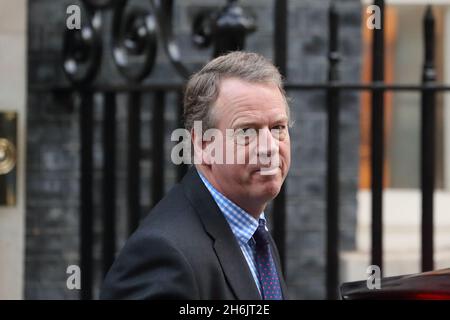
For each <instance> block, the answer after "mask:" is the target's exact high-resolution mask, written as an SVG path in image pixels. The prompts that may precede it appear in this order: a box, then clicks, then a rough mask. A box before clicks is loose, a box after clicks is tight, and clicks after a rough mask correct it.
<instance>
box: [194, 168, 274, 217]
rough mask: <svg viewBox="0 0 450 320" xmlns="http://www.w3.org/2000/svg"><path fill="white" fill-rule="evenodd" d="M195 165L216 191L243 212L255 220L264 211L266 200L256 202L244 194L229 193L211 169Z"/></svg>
mask: <svg viewBox="0 0 450 320" xmlns="http://www.w3.org/2000/svg"><path fill="white" fill-rule="evenodd" d="M195 167H196V169H197V170H198V171H199V172H200V173H201V174H202V175H203V177H205V178H206V179H207V180H208V182H209V183H210V184H211V185H212V186H213V187H214V188H215V189H216V190H217V191H219V192H220V193H221V194H222V195H224V196H225V197H226V198H227V199H229V200H231V201H233V203H235V204H236V205H238V206H239V207H240V208H242V209H243V210H245V212H247V213H248V214H250V215H251V216H252V217H253V218H255V219H256V220H258V219H259V217H260V216H261V214H262V212H263V211H264V209H265V208H266V206H267V202H263V203H256V202H255V201H249V199H248V198H246V197H245V196H240V195H235V194H231V193H230V192H227V190H226V189H224V188H222V187H221V185H220V184H219V183H218V181H217V180H216V179H215V177H214V175H213V174H212V172H211V169H210V168H209V167H207V166H204V165H198V166H195Z"/></svg>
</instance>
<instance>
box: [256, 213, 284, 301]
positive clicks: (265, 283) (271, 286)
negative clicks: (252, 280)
mask: <svg viewBox="0 0 450 320" xmlns="http://www.w3.org/2000/svg"><path fill="white" fill-rule="evenodd" d="M253 239H254V240H255V243H256V267H257V269H258V278H259V282H260V285H261V296H262V298H263V300H282V299H283V295H282V293H281V286H280V279H279V278H278V273H277V269H276V267H275V262H274V260H273V257H272V254H271V252H270V244H269V243H270V241H269V239H270V235H269V232H268V231H267V230H266V222H265V220H263V219H259V226H258V229H256V231H255V233H254V234H253Z"/></svg>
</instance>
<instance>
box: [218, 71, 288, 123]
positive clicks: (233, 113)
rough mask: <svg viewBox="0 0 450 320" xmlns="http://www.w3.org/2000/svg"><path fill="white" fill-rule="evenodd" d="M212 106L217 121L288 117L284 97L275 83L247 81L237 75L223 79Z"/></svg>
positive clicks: (272, 119)
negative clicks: (214, 103)
mask: <svg viewBox="0 0 450 320" xmlns="http://www.w3.org/2000/svg"><path fill="white" fill-rule="evenodd" d="M215 108H216V112H215V113H216V115H217V116H219V118H216V119H217V120H218V121H226V122H230V121H235V120H236V119H238V118H246V119H252V120H255V121H257V120H269V121H275V120H278V119H282V118H287V114H286V101H285V99H284V97H283V95H282V93H281V92H280V89H279V88H278V86H277V85H275V84H271V83H250V82H247V81H243V80H240V79H236V78H228V79H224V80H222V82H221V84H220V92H219V96H218V99H217V102H216V105H215Z"/></svg>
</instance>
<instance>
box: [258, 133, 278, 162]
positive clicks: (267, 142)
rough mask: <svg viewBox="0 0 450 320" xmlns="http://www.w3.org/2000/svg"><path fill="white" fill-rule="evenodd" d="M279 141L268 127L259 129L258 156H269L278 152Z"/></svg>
mask: <svg viewBox="0 0 450 320" xmlns="http://www.w3.org/2000/svg"><path fill="white" fill-rule="evenodd" d="M278 148H279V143H278V141H277V140H276V139H275V138H274V137H273V135H272V133H271V132H270V130H269V129H268V128H264V129H259V132H258V157H267V158H270V157H272V156H273V155H275V154H277V153H278Z"/></svg>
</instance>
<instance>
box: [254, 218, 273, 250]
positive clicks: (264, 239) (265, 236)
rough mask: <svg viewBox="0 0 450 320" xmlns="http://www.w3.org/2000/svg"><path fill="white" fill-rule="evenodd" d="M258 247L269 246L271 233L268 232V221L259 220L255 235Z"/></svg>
mask: <svg viewBox="0 0 450 320" xmlns="http://www.w3.org/2000/svg"><path fill="white" fill-rule="evenodd" d="M253 239H255V242H256V246H257V247H263V246H266V245H268V244H269V232H268V231H267V230H266V221H265V220H263V219H259V225H258V229H256V231H255V233H254V234H253Z"/></svg>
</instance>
